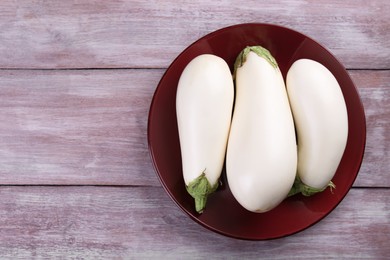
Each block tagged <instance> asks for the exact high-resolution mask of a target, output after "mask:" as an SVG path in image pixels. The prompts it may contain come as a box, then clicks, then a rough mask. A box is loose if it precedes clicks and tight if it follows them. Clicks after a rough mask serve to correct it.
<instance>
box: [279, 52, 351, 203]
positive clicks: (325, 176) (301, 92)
mask: <svg viewBox="0 0 390 260" xmlns="http://www.w3.org/2000/svg"><path fill="white" fill-rule="evenodd" d="M286 84H287V92H288V95H289V100H290V106H291V109H292V111H293V116H294V121H295V126H296V131H297V138H298V140H297V142H298V176H297V177H298V178H297V182H296V184H295V185H294V186H296V187H295V189H296V191H294V193H297V192H302V194H304V195H306V196H309V195H312V194H314V193H316V192H320V191H323V190H324V189H326V187H328V186H330V187H333V188H334V187H335V186H334V184H333V183H332V182H331V180H332V178H333V176H334V174H335V172H336V170H337V167H338V165H339V163H340V160H341V158H342V156H343V153H344V150H345V146H346V143H347V137H348V115H347V108H346V104H345V101H344V97H343V93H342V91H341V88H340V86H339V84H338V82H337V80H336V78H335V77H334V76H333V74H332V73H331V72H330V71H329V70H328V69H327V68H326V67H325V66H323V65H322V64H320V63H318V62H316V61H313V60H309V59H300V60H297V61H296V62H294V63H293V65H292V66H291V68H290V69H289V71H288V73H287V79H286Z"/></svg>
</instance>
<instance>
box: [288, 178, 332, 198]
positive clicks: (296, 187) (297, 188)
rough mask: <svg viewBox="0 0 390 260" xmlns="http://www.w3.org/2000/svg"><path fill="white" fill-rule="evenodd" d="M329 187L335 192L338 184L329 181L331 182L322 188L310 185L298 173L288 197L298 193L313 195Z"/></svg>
mask: <svg viewBox="0 0 390 260" xmlns="http://www.w3.org/2000/svg"><path fill="white" fill-rule="evenodd" d="M328 187H330V191H331V192H332V193H333V189H335V188H336V185H335V184H334V183H333V182H332V181H329V183H328V184H327V185H326V186H325V187H323V188H321V189H318V188H314V187H310V186H308V185H306V184H304V183H303V182H302V181H301V179H300V178H299V177H298V175H297V176H296V177H295V181H294V184H293V186H292V188H291V190H290V192H289V193H288V195H287V197H290V196H293V195H295V194H297V193H302V195H304V196H312V195H314V194H316V193H319V192H322V191H324V190H325V189H326V188H328Z"/></svg>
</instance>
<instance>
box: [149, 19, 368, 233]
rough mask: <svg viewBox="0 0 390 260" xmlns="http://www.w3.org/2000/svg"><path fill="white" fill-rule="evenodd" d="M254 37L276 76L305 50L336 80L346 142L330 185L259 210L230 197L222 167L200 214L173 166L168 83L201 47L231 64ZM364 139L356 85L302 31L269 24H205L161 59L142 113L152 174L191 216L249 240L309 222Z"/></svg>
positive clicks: (345, 186)
mask: <svg viewBox="0 0 390 260" xmlns="http://www.w3.org/2000/svg"><path fill="white" fill-rule="evenodd" d="M251 45H261V46H263V47H265V48H267V49H268V50H269V51H270V52H271V54H272V55H273V56H274V57H275V59H276V60H277V62H278V64H279V67H280V69H281V71H282V74H283V76H284V77H285V76H286V72H287V70H288V68H289V67H290V66H291V64H292V63H293V62H294V61H295V60H297V59H300V58H309V59H313V60H316V61H318V62H320V63H322V64H323V65H325V66H326V67H327V68H328V69H329V70H330V71H331V72H332V73H333V75H334V76H335V77H336V79H337V80H338V82H339V84H340V86H341V88H342V92H343V94H344V98H345V101H346V104H347V110H348V124H349V133H348V141H347V146H346V149H345V152H344V155H343V158H342V160H341V163H340V165H339V167H338V169H337V172H336V174H335V177H334V178H333V182H334V183H335V184H336V186H337V187H336V189H334V190H333V193H332V192H331V191H330V190H329V189H327V190H326V191H324V192H322V193H319V194H316V195H314V196H311V197H304V196H302V195H295V196H292V197H290V198H288V199H286V200H284V201H283V202H282V203H281V204H280V205H279V206H278V207H276V208H275V209H273V210H271V211H269V212H267V213H252V212H249V211H247V210H245V209H244V208H243V207H241V206H240V205H239V204H238V202H237V201H236V200H235V199H234V197H233V195H232V194H231V192H230V190H229V186H228V183H227V181H226V174H225V172H224V171H223V172H222V177H221V180H222V185H221V186H220V187H219V188H218V190H217V191H216V192H215V193H214V194H213V195H211V196H210V197H209V199H208V202H207V206H206V209H205V210H204V212H203V213H202V214H198V213H196V211H195V209H194V200H193V198H192V197H191V196H190V195H189V194H188V193H187V191H186V189H185V185H184V180H183V176H182V168H181V155H180V144H179V137H178V129H177V122H176V108H175V102H176V101H175V100H176V89H177V84H178V80H179V77H180V75H181V73H182V71H183V69H184V67H185V66H186V65H187V64H188V63H189V62H190V61H191V60H192V59H193V58H195V57H196V56H198V55H200V54H204V53H210V54H215V55H217V56H220V57H222V58H223V59H225V61H226V62H227V63H228V64H229V66H230V68H231V69H232V67H233V63H234V60H235V59H236V57H237V55H238V53H239V52H240V51H241V50H242V49H244V48H245V47H246V46H251ZM365 139H366V125H365V116H364V110H363V106H362V103H361V100H360V98H359V95H358V92H357V90H356V88H355V86H354V84H353V82H352V80H351V78H350V77H349V75H348V73H347V71H346V70H345V68H344V67H343V65H342V64H341V63H340V62H339V61H338V60H337V59H336V58H335V57H334V56H333V55H332V54H331V53H330V52H329V51H328V50H326V49H325V48H324V47H322V46H321V45H320V44H318V43H317V42H316V41H314V40H312V39H311V38H309V37H308V36H305V35H304V34H302V33H299V32H296V31H294V30H291V29H288V28H284V27H281V26H277V25H271V24H239V25H234V26H230V27H227V28H223V29H220V30H217V31H215V32H212V33H210V34H208V35H206V36H204V37H202V38H201V39H199V40H197V41H196V42H194V43H193V44H191V45H190V46H189V47H188V48H186V49H185V50H184V51H183V52H182V53H181V54H180V55H179V56H178V57H177V58H176V59H175V60H174V61H173V62H172V64H171V65H170V66H169V68H168V69H167V70H166V72H165V74H164V75H163V77H162V78H161V81H160V82H159V84H158V86H157V89H156V91H155V94H154V97H153V100H152V103H151V106H150V111H149V119H148V143H149V149H150V154H151V158H152V161H153V164H154V167H155V170H156V172H157V175H158V177H159V179H160V181H161V183H162V185H163V187H164V188H165V190H166V192H167V193H168V194H169V196H170V197H171V198H172V200H173V201H174V202H175V203H176V204H177V205H178V206H179V207H180V208H181V209H182V210H183V211H184V212H185V213H186V214H188V216H189V217H191V218H192V219H193V220H194V221H196V222H197V223H199V224H201V225H203V226H204V227H206V228H208V229H210V230H212V231H215V232H218V233H220V234H223V235H226V236H230V237H235V238H240V239H249V240H264V239H273V238H279V237H283V236H287V235H291V234H294V233H296V232H299V231H301V230H303V229H305V228H307V227H309V226H312V225H313V224H315V223H317V222H318V221H320V220H321V219H323V218H324V217H325V216H326V215H328V214H329V213H330V212H331V211H332V210H333V209H335V207H336V206H337V205H338V204H339V203H340V202H341V201H342V199H343V198H344V197H345V195H346V194H347V193H348V191H349V189H350V188H351V186H352V184H353V182H354V180H355V178H356V176H357V174H358V171H359V168H360V165H361V162H362V158H363V153H364V148H365Z"/></svg>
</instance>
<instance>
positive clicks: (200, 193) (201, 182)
mask: <svg viewBox="0 0 390 260" xmlns="http://www.w3.org/2000/svg"><path fill="white" fill-rule="evenodd" d="M217 188H218V182H216V183H215V185H214V186H211V184H210V182H209V181H208V180H207V178H206V174H205V172H204V171H203V172H202V174H201V175H200V176H199V177H197V178H196V179H195V180H193V181H191V182H190V183H189V184H188V186H186V189H187V192H188V193H189V194H190V195H191V196H192V197H193V198H194V199H195V210H196V211H197V212H198V213H202V212H203V210H204V208H205V207H206V203H207V197H208V196H209V195H210V194H211V193H213V192H214V191H215V190H216V189H217Z"/></svg>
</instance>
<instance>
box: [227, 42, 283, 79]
mask: <svg viewBox="0 0 390 260" xmlns="http://www.w3.org/2000/svg"><path fill="white" fill-rule="evenodd" d="M251 51H252V52H254V53H256V54H257V55H258V56H259V57H261V58H264V59H265V60H266V61H268V62H269V64H271V66H272V67H274V68H275V69H276V68H277V67H278V63H277V62H276V60H275V58H274V57H273V56H272V55H271V53H270V52H269V51H268V50H267V49H266V48H263V47H261V46H248V47H246V48H245V49H243V50H242V51H241V52H240V54H238V56H237V58H236V61H235V63H234V73H233V79H235V78H236V71H237V69H238V68H239V67H241V66H242V65H244V63H245V61H246V58H247V56H248V54H249V52H251Z"/></svg>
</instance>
